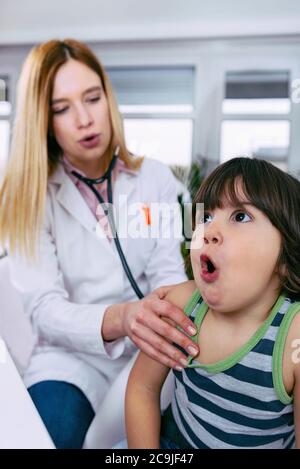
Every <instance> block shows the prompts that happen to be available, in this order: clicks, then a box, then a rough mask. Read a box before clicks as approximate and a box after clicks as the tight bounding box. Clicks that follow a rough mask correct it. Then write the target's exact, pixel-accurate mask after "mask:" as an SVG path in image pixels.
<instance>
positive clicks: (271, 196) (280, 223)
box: [193, 158, 300, 300]
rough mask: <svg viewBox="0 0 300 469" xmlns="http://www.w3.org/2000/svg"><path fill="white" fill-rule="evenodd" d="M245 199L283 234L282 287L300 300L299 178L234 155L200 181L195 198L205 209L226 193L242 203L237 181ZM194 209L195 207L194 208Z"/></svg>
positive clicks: (216, 202)
mask: <svg viewBox="0 0 300 469" xmlns="http://www.w3.org/2000/svg"><path fill="white" fill-rule="evenodd" d="M238 181H240V182H241V184H242V188H243V192H244V195H245V196H246V198H247V199H248V201H249V202H250V203H251V204H252V205H254V206H255V207H256V208H258V209H259V210H261V211H262V212H263V213H264V214H265V215H266V216H267V217H268V218H269V220H270V221H271V223H272V224H273V225H274V226H275V228H277V229H278V230H279V231H280V233H281V235H282V250H281V253H280V256H279V259H278V267H279V266H282V265H284V266H285V267H286V272H285V274H284V275H282V274H280V281H281V290H283V291H284V292H285V293H286V294H287V296H289V297H291V298H293V299H296V300H300V182H299V181H298V180H297V179H296V178H294V177H293V176H291V175H290V174H287V173H285V172H283V171H281V170H280V169H278V168H276V167H275V166H273V165H272V164H271V163H268V162H267V161H265V160H258V159H255V158H254V159H251V158H233V159H231V160H229V161H227V162H226V163H223V164H221V165H220V166H218V167H217V168H216V169H215V170H214V171H213V172H212V173H211V174H210V175H209V176H208V177H207V178H206V179H205V180H204V181H203V183H202V184H201V186H200V188H199V190H198V192H197V194H196V196H195V199H194V201H193V203H194V207H195V204H196V203H204V209H205V210H214V209H215V208H216V207H220V206H221V201H222V197H223V196H225V197H226V199H227V200H229V202H231V203H232V204H233V205H239V204H242V203H243V201H242V200H240V198H239V194H238V193H237V182H238ZM194 212H195V210H194Z"/></svg>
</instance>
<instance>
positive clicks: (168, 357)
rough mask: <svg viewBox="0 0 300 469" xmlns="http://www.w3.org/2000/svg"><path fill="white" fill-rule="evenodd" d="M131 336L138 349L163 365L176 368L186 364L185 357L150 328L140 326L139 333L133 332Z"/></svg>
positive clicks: (181, 367)
mask: <svg viewBox="0 0 300 469" xmlns="http://www.w3.org/2000/svg"><path fill="white" fill-rule="evenodd" d="M131 338H132V340H133V342H134V343H135V345H136V346H137V347H138V348H139V349H140V350H142V351H143V352H144V353H146V354H147V355H148V356H150V357H151V358H153V359H154V360H157V361H158V362H160V363H162V364H163V365H166V366H168V367H169V368H176V369H178V370H179V369H183V368H184V367H185V366H187V357H186V356H185V355H184V354H183V353H182V352H180V351H179V350H178V349H177V348H176V347H174V346H173V345H171V344H170V343H169V342H168V341H167V340H165V339H163V338H162V337H160V336H159V335H157V334H155V333H154V332H152V331H151V330H149V329H147V328H143V327H141V328H140V329H139V335H138V336H137V335H135V334H133V335H132V337H131Z"/></svg>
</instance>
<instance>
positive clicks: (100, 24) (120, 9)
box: [0, 0, 300, 44]
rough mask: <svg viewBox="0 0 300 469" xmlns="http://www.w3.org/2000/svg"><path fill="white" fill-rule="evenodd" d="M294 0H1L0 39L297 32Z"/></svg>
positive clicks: (299, 20) (299, 21)
mask: <svg viewBox="0 0 300 469" xmlns="http://www.w3.org/2000/svg"><path fill="white" fill-rule="evenodd" d="M298 33H300V2H299V1H298V0H251V1H244V2H242V1H240V0H210V1H209V2H207V1H206V0H186V1H183V0H151V1H146V0H109V1H107V0H85V1H82V0H63V1H62V0H51V1H50V2H46V1H40V0H23V1H21V0H1V4H0V44H1V43H2V44H16V43H23V44H24V43H30V42H35V41H43V40H47V39H50V38H52V37H54V36H55V37H60V38H62V37H66V36H77V37H78V38H79V39H82V40H85V41H88V40H95V41H103V40H108V41H112V40H113V41H114V40H117V41H118V40H129V39H130V40H144V39H146V40H150V39H151V40H152V39H155V40H157V39H171V38H172V39H175V38H204V37H224V36H227V37H228V36H231V37H232V36H245V35H266V34H298Z"/></svg>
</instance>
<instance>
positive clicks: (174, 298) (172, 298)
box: [165, 280, 197, 309]
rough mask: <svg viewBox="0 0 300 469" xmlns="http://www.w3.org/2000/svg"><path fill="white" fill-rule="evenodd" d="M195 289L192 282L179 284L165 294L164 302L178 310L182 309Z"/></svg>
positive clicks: (194, 284) (195, 286)
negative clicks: (171, 304) (176, 307)
mask: <svg viewBox="0 0 300 469" xmlns="http://www.w3.org/2000/svg"><path fill="white" fill-rule="evenodd" d="M196 288H197V285H196V283H195V282H194V280H188V281H186V282H183V283H179V284H178V285H176V286H175V287H174V288H172V290H171V291H170V292H169V293H168V294H167V296H166V297H165V300H167V301H169V302H170V303H173V304H174V305H176V306H178V308H181V309H184V307H185V306H186V304H187V303H188V301H189V299H190V298H191V296H192V294H193V293H194V291H195V290H196Z"/></svg>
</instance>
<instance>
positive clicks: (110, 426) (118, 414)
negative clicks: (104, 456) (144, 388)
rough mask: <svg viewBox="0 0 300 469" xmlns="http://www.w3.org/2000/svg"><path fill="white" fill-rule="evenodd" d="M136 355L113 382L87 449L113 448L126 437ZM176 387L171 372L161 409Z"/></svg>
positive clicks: (98, 414)
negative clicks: (127, 405)
mask: <svg viewBox="0 0 300 469" xmlns="http://www.w3.org/2000/svg"><path fill="white" fill-rule="evenodd" d="M135 359H136V355H135V356H134V357H132V359H131V360H130V362H129V363H127V365H126V367H125V368H124V369H123V370H122V372H121V373H120V374H119V376H118V377H117V378H116V380H115V381H114V382H113V384H112V386H111V388H110V390H109V392H108V394H107V395H106V397H105V398H104V400H103V402H102V403H101V405H100V408H99V409H98V411H97V414H96V416H95V418H94V420H93V422H92V424H91V426H90V428H89V430H88V432H87V435H86V437H85V442H84V448H85V449H101V448H112V447H113V446H115V445H116V444H117V443H119V442H120V441H122V440H124V439H125V438H126V430H125V413H124V402H125V391H126V385H127V380H128V376H129V373H130V370H131V368H132V365H133V363H134V361H135ZM173 388H174V380H173V375H172V374H171V373H169V375H168V378H167V379H166V381H165V383H164V385H163V388H162V392H161V409H162V410H164V409H166V408H167V406H168V405H169V403H170V401H171V396H172V391H173Z"/></svg>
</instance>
